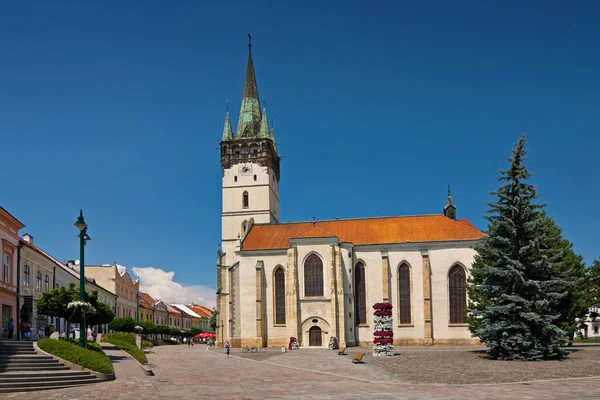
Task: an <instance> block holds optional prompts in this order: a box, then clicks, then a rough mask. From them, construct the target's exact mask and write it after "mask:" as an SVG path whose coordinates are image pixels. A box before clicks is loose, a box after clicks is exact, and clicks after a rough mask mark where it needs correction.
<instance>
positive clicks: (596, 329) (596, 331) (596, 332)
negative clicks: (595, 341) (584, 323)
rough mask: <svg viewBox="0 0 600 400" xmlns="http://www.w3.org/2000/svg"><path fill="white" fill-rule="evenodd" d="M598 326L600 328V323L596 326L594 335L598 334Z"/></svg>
mask: <svg viewBox="0 0 600 400" xmlns="http://www.w3.org/2000/svg"><path fill="white" fill-rule="evenodd" d="M598 328H599V327H598V325H596V326H594V335H597V334H598Z"/></svg>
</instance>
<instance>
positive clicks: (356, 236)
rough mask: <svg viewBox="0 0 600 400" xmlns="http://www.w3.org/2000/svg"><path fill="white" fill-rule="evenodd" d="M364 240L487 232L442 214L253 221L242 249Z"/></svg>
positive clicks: (458, 237) (444, 237) (440, 237)
mask: <svg viewBox="0 0 600 400" xmlns="http://www.w3.org/2000/svg"><path fill="white" fill-rule="evenodd" d="M331 236H336V237H338V239H339V240H340V242H350V243H353V244H355V245H361V244H363V245H364V244H386V243H405V242H414V243H423V242H439V241H454V240H477V239H480V238H482V237H483V236H484V234H483V232H481V231H480V230H478V229H477V228H475V227H474V226H473V225H472V224H471V223H470V222H469V221H467V220H464V219H463V220H458V221H455V220H453V219H451V218H448V217H445V216H443V215H413V216H406V217H380V218H364V219H341V220H332V221H317V222H315V223H314V224H313V223H312V222H293V223H284V224H264V225H260V224H256V225H253V226H252V228H251V229H250V232H248V235H247V236H246V238H245V239H244V243H243V245H242V250H269V249H287V248H289V240H290V239H292V238H307V237H331Z"/></svg>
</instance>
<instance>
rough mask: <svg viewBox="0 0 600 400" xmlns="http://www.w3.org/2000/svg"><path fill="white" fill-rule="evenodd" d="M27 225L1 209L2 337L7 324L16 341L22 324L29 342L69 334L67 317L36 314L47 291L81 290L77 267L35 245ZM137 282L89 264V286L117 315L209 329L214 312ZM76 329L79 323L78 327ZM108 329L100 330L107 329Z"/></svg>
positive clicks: (112, 269)
mask: <svg viewBox="0 0 600 400" xmlns="http://www.w3.org/2000/svg"><path fill="white" fill-rule="evenodd" d="M23 227H24V225H23V223H21V222H20V221H19V220H18V219H17V218H15V217H14V216H13V215H11V214H10V213H9V212H8V211H6V210H5V209H4V208H2V207H0V240H1V247H0V251H1V254H2V273H1V274H0V307H1V310H2V332H1V335H2V337H3V338H6V337H7V336H8V326H9V322H10V321H11V320H12V321H13V325H14V327H15V333H14V334H15V337H18V335H19V333H20V326H21V324H25V326H27V327H28V328H29V329H28V331H29V332H30V338H31V339H37V338H40V337H44V336H47V335H48V334H49V332H50V331H58V332H60V333H66V332H69V330H70V329H71V328H72V327H71V326H69V322H68V321H66V320H64V319H58V318H48V317H46V316H43V315H39V314H38V313H37V307H36V300H38V299H39V298H40V297H41V296H42V294H43V293H44V292H49V291H50V290H52V289H54V288H58V287H61V286H68V285H69V284H70V283H74V284H76V285H77V286H79V282H80V273H79V271H80V269H79V263H78V262H75V261H67V262H66V263H64V262H61V261H59V260H58V259H56V258H55V257H53V256H51V255H50V254H48V253H47V252H46V251H44V250H42V249H41V248H39V247H38V246H36V245H35V244H34V240H33V236H31V235H29V234H27V233H25V234H23V235H22V237H21V236H20V235H19V231H20V230H21V229H22V228H23ZM139 285H140V282H139V278H136V279H133V278H132V277H131V276H130V275H129V273H128V272H127V271H126V270H125V269H124V268H122V267H119V266H117V265H116V264H113V265H98V266H89V265H86V266H85V288H86V291H88V292H90V293H91V292H94V291H95V292H97V293H98V300H100V301H102V302H103V303H105V304H107V305H108V306H109V307H111V309H112V310H113V312H114V313H115V316H116V317H131V318H132V319H134V320H136V321H151V322H153V323H154V324H157V325H168V326H171V327H173V328H178V329H181V330H189V329H191V328H196V329H201V330H203V331H208V330H210V323H209V319H210V316H211V314H212V312H211V311H210V310H209V309H207V308H206V307H203V306H200V305H197V304H189V305H184V304H167V303H166V302H164V301H162V300H160V299H154V298H153V297H152V296H150V295H149V294H147V293H144V292H140V290H139V287H140V286H139ZM75 326H76V325H75ZM106 329H107V328H106V326H100V327H98V330H100V331H106Z"/></svg>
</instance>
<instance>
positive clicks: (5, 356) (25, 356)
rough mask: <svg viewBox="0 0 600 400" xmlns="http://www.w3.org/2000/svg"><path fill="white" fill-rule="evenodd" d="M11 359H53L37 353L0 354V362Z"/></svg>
mask: <svg viewBox="0 0 600 400" xmlns="http://www.w3.org/2000/svg"><path fill="white" fill-rule="evenodd" d="M12 360H53V358H52V357H51V356H42V355H39V354H37V353H36V354H0V363H5V362H7V361H12Z"/></svg>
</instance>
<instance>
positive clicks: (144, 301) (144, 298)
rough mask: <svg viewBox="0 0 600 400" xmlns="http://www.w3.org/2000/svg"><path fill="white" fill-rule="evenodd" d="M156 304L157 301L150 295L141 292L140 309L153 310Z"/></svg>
mask: <svg viewBox="0 0 600 400" xmlns="http://www.w3.org/2000/svg"><path fill="white" fill-rule="evenodd" d="M154 303H156V300H154V299H153V298H152V296H150V295H149V294H148V293H144V292H140V307H143V308H148V309H150V310H152V306H151V304H152V305H153V304H154Z"/></svg>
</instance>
